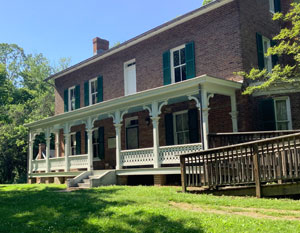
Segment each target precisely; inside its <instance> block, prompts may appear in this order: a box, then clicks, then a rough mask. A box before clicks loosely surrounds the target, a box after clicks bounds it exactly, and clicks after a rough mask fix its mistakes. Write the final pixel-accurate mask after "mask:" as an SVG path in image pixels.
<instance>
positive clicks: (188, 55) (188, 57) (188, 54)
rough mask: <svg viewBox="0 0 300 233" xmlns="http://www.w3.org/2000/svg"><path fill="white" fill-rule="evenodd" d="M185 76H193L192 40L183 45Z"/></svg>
mask: <svg viewBox="0 0 300 233" xmlns="http://www.w3.org/2000/svg"><path fill="white" fill-rule="evenodd" d="M185 62H186V78H187V79H190V78H194V77H195V76H196V71H195V45H194V41H192V42H189V43H187V44H186V45H185Z"/></svg>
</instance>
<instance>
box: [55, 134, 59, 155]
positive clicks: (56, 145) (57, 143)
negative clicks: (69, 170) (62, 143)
mask: <svg viewBox="0 0 300 233" xmlns="http://www.w3.org/2000/svg"><path fill="white" fill-rule="evenodd" d="M55 150H56V152H55V153H56V157H57V158H58V157H59V131H57V132H55Z"/></svg>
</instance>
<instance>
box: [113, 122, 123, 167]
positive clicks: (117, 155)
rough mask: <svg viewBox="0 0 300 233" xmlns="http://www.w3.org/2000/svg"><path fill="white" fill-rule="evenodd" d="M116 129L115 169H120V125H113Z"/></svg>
mask: <svg viewBox="0 0 300 233" xmlns="http://www.w3.org/2000/svg"><path fill="white" fill-rule="evenodd" d="M114 126H115V129H116V169H117V170H119V169H121V168H122V165H121V129H122V124H114Z"/></svg>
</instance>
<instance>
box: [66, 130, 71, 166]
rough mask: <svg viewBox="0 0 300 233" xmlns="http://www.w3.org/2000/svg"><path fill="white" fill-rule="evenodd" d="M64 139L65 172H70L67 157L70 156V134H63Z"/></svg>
mask: <svg viewBox="0 0 300 233" xmlns="http://www.w3.org/2000/svg"><path fill="white" fill-rule="evenodd" d="M64 137H65V172H68V171H69V170H70V165H69V155H70V143H71V140H70V139H71V134H70V132H69V131H68V132H66V133H65V134H64Z"/></svg>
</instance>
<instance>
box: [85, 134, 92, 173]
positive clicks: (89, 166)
mask: <svg viewBox="0 0 300 233" xmlns="http://www.w3.org/2000/svg"><path fill="white" fill-rule="evenodd" d="M86 132H87V140H88V141H87V147H88V148H87V151H88V171H92V170H93V130H92V129H88V130H87V131H86Z"/></svg>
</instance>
